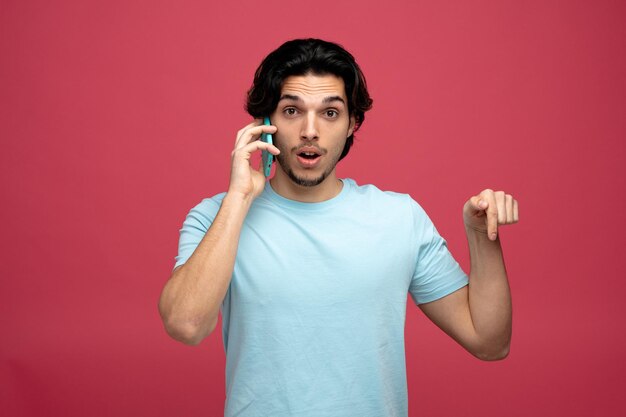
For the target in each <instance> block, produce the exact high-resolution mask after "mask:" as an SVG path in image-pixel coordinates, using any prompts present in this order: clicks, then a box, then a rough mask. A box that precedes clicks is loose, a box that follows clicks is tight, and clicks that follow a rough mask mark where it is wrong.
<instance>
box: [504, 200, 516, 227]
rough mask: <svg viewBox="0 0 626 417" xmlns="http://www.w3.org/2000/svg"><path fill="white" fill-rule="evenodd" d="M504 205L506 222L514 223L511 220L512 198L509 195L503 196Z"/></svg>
mask: <svg viewBox="0 0 626 417" xmlns="http://www.w3.org/2000/svg"><path fill="white" fill-rule="evenodd" d="M504 205H505V207H506V222H507V223H508V224H511V223H513V222H514V220H513V196H512V195H511V194H506V195H505V196H504Z"/></svg>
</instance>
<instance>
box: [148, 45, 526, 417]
mask: <svg viewBox="0 0 626 417" xmlns="http://www.w3.org/2000/svg"><path fill="white" fill-rule="evenodd" d="M371 103H372V100H371V99H370V97H369V95H368V92H367V87H366V83H365V78H364V77H363V74H362V73H361V71H360V69H359V67H358V65H357V64H356V62H355V61H354V58H353V57H352V56H351V55H350V54H349V53H348V52H346V51H345V50H344V49H343V48H341V47H340V46H338V45H336V44H333V43H329V42H324V41H321V40H316V39H306V40H294V41H290V42H287V43H285V44H284V45H282V46H281V47H280V48H278V49H277V50H276V51H274V52H272V53H271V54H270V55H268V57H266V58H265V60H264V61H263V62H262V63H261V65H260V67H259V69H258V70H257V72H256V74H255V79H254V84H253V86H252V88H251V89H250V91H249V93H248V101H247V110H248V112H249V113H250V114H251V115H252V116H253V117H254V118H256V120H255V121H254V122H252V123H250V124H249V125H247V126H245V127H244V128H243V129H241V130H240V131H239V132H238V134H237V138H236V141H235V146H234V150H233V152H232V168H231V177H230V185H229V188H228V192H226V193H223V194H219V195H217V196H215V197H213V198H210V199H206V200H204V201H203V202H201V203H200V204H199V205H198V206H196V207H195V208H194V209H192V210H191V212H190V213H189V215H188V216H187V219H186V220H185V222H184V225H183V228H182V230H181V236H180V243H179V254H178V256H177V258H176V266H175V269H174V271H173V273H172V276H171V278H170V280H169V281H168V283H167V284H166V286H165V288H164V290H163V294H162V296H161V300H160V304H159V309H160V312H161V315H162V317H163V321H164V324H165V328H166V330H167V332H168V333H169V334H170V335H171V336H172V337H173V338H175V339H177V340H180V341H182V342H184V343H188V344H197V343H199V342H200V341H201V340H202V339H204V338H205V337H206V336H207V335H209V334H210V333H211V332H212V331H213V330H214V328H215V326H216V323H217V318H218V314H219V312H220V311H221V313H222V321H223V328H222V331H223V336H224V345H225V349H226V387H227V399H226V408H225V415H227V416H235V415H236V416H377V417H378V416H405V415H407V409H408V405H407V388H406V371H405V353H404V321H405V312H406V300H407V292H409V293H410V294H411V296H412V298H413V300H414V301H415V302H416V303H417V304H418V305H419V306H420V308H421V309H422V310H423V311H424V313H425V314H426V315H427V316H428V317H429V318H430V319H431V320H432V321H433V322H434V323H435V324H436V325H437V326H439V327H440V328H441V329H443V331H445V332H446V333H447V334H449V335H450V336H451V337H452V338H454V339H455V340H456V341H457V342H458V343H460V344H461V345H462V346H463V347H464V348H465V349H467V350H468V351H469V352H471V353H472V354H474V355H475V356H477V357H478V358H481V359H484V360H496V359H502V358H504V357H505V356H506V355H507V353H508V349H509V342H510V338H511V300H510V294H509V287H508V281H507V276H506V272H505V268H504V262H503V258H502V252H501V248H500V244H499V241H498V238H497V228H498V225H502V224H509V223H514V222H517V220H518V209H517V202H516V201H515V200H514V199H513V198H512V197H511V196H510V195H507V194H505V193H503V192H493V191H491V190H485V191H483V192H481V193H480V194H478V195H476V196H474V197H472V198H470V199H469V200H468V201H467V202H466V203H465V206H464V209H463V216H464V221H465V229H466V233H467V238H468V242H469V250H470V256H471V274H470V277H469V285H468V278H467V276H466V275H465V274H464V273H463V271H462V270H461V269H460V267H459V266H458V264H457V263H456V262H455V261H454V259H453V258H452V256H451V255H450V253H449V252H448V250H447V247H446V244H445V241H444V240H443V239H442V238H441V237H440V236H439V234H438V233H437V231H436V230H435V227H434V226H433V224H432V223H431V221H430V220H429V219H428V217H427V216H426V214H425V213H424V211H423V210H422V209H421V207H420V206H419V205H418V204H417V203H415V202H414V201H413V200H412V199H411V198H410V197H409V196H407V195H403V194H396V193H391V192H383V191H380V190H378V189H377V188H376V187H374V186H371V185H366V186H358V185H357V184H356V183H355V182H354V181H353V180H350V179H343V180H342V179H338V178H337V176H336V174H335V166H336V164H337V162H338V161H339V160H340V159H341V158H343V157H345V156H346V154H347V153H348V151H349V149H350V146H351V144H352V140H353V134H354V132H355V131H356V130H357V129H358V128H359V126H360V125H361V123H362V122H363V120H364V115H365V112H366V111H367V110H369V109H370V107H371ZM267 115H269V116H270V119H271V121H272V125H271V126H266V125H263V124H262V123H261V120H260V118H262V117H263V116H267ZM262 133H271V134H273V135H274V141H275V142H274V143H275V146H274V145H270V144H267V143H265V142H262V141H260V140H259V137H260V135H261V134H262ZM261 150H266V151H268V152H270V153H271V154H273V155H275V156H276V159H277V161H278V163H277V164H276V168H275V174H274V176H273V177H272V178H271V179H270V181H269V182H266V179H265V177H264V176H263V174H262V170H260V169H259V170H257V169H255V168H254V167H252V166H251V164H250V159H251V157H252V155H253V154H254V153H257V152H259V151H261Z"/></svg>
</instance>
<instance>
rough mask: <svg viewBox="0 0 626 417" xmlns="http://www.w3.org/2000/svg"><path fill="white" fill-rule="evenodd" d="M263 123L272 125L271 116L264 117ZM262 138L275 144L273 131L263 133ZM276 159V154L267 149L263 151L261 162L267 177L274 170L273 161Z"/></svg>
mask: <svg viewBox="0 0 626 417" xmlns="http://www.w3.org/2000/svg"><path fill="white" fill-rule="evenodd" d="M263 124H264V125H266V126H269V125H271V124H272V123H271V122H270V118H269V117H265V118H263ZM261 140H262V141H263V142H267V143H269V144H270V145H273V144H274V141H273V139H272V134H271V133H261ZM273 161H274V155H272V154H271V153H269V152H268V151H266V150H263V151H262V152H261V163H262V164H263V172H264V173H265V177H269V176H270V173H271V172H272V162H273Z"/></svg>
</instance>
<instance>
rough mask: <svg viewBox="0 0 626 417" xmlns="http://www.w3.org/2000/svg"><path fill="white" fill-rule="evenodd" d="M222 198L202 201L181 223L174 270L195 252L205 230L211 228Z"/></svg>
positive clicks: (216, 197) (220, 195)
mask: <svg viewBox="0 0 626 417" xmlns="http://www.w3.org/2000/svg"><path fill="white" fill-rule="evenodd" d="M223 197H224V195H223V194H219V195H217V196H215V197H212V198H207V199H204V200H202V202H200V204H198V205H197V206H195V207H194V208H192V209H191V210H190V211H189V214H187V217H186V218H185V221H184V222H183V227H182V229H180V237H179V239H178V255H177V256H176V263H175V265H174V268H177V267H179V266H180V265H182V264H184V263H185V262H187V260H188V259H189V258H190V257H191V255H192V254H193V252H194V251H195V250H196V248H197V247H198V245H199V244H200V241H201V240H202V238H204V235H205V234H206V232H207V230H209V227H211V224H212V223H213V220H214V219H215V216H216V215H217V212H218V210H219V208H220V205H221V202H222V199H223Z"/></svg>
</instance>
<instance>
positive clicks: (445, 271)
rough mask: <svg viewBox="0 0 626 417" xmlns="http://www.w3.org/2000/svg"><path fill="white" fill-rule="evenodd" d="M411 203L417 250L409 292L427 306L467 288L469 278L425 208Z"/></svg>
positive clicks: (413, 202) (417, 301)
mask: <svg viewBox="0 0 626 417" xmlns="http://www.w3.org/2000/svg"><path fill="white" fill-rule="evenodd" d="M411 202H412V213H413V220H414V233H415V234H416V236H415V241H417V242H418V247H417V257H416V264H415V272H414V274H413V277H412V279H411V285H410V287H409V292H410V293H411V297H412V298H413V301H414V302H415V304H424V303H428V302H431V301H435V300H438V299H440V298H442V297H445V296H446V295H448V294H451V293H453V292H454V291H456V290H458V289H460V288H462V287H464V286H465V285H467V283H468V278H467V275H466V274H465V272H463V270H462V269H461V267H460V266H459V264H458V263H457V262H456V260H455V259H454V258H453V257H452V254H450V251H449V250H448V246H447V244H446V241H445V240H444V239H443V238H442V237H441V236H440V235H439V233H438V232H437V229H435V225H434V224H433V223H432V221H431V220H430V218H429V217H428V215H427V214H426V212H424V209H422V207H420V206H419V204H417V203H416V202H415V201H413V200H411Z"/></svg>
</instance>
